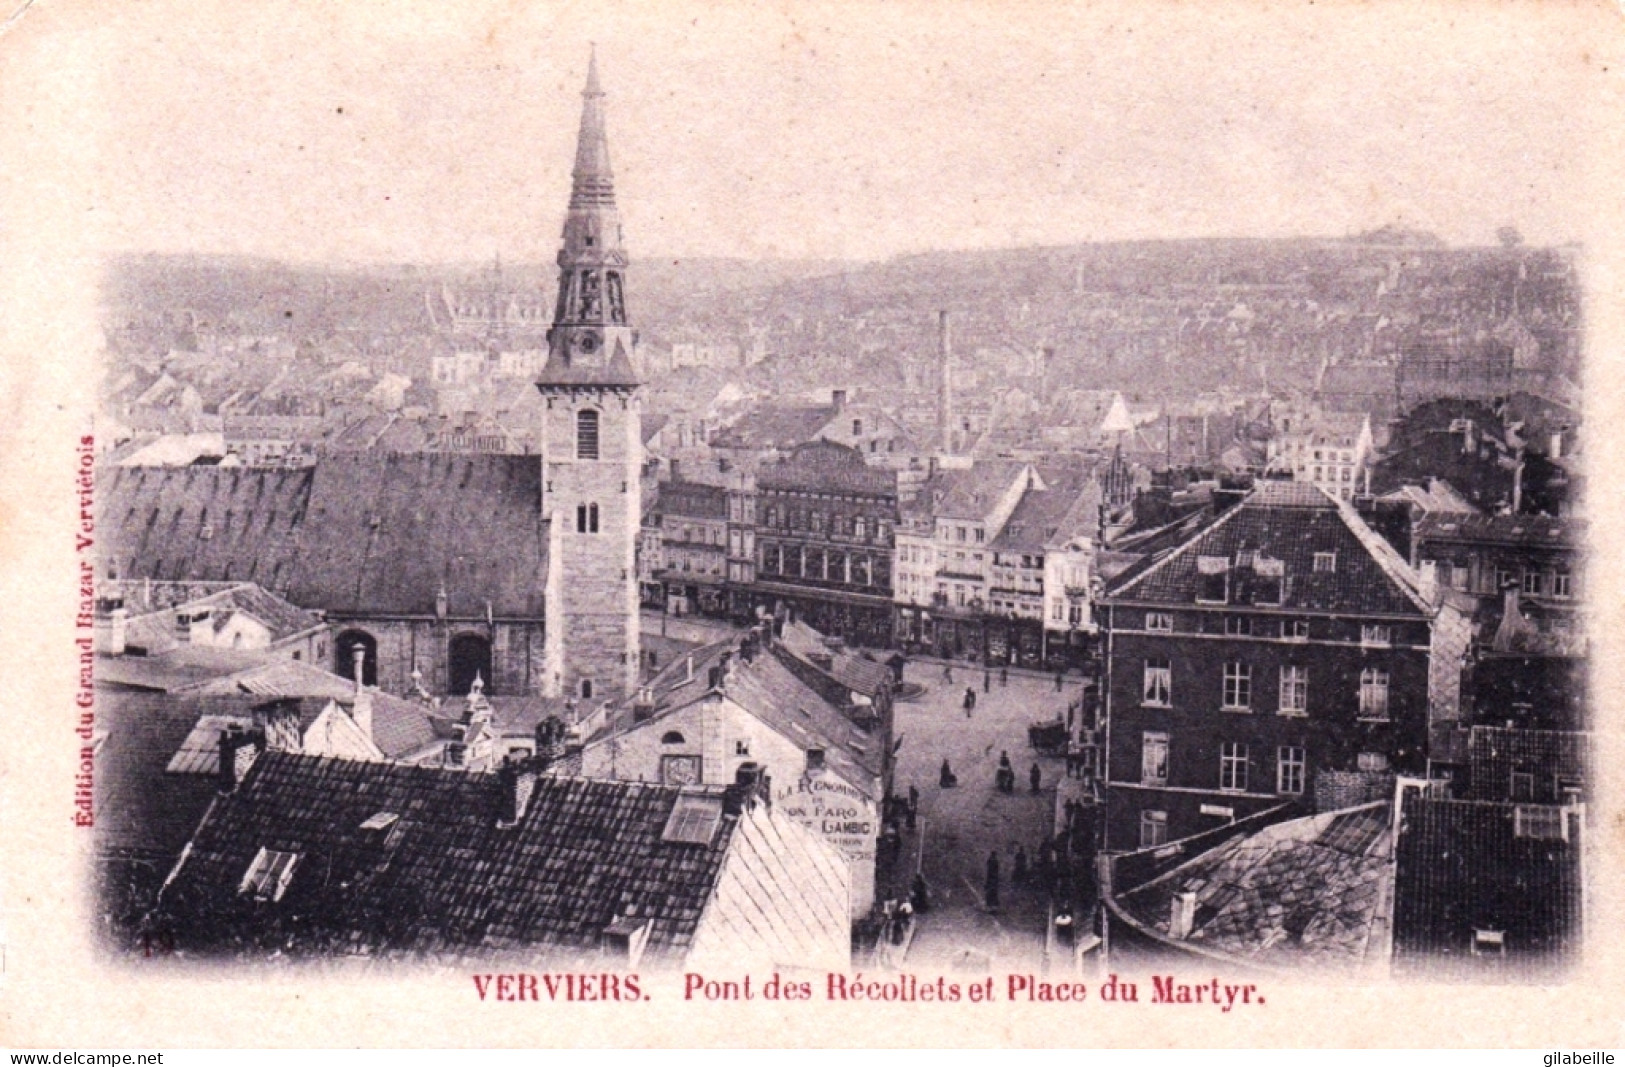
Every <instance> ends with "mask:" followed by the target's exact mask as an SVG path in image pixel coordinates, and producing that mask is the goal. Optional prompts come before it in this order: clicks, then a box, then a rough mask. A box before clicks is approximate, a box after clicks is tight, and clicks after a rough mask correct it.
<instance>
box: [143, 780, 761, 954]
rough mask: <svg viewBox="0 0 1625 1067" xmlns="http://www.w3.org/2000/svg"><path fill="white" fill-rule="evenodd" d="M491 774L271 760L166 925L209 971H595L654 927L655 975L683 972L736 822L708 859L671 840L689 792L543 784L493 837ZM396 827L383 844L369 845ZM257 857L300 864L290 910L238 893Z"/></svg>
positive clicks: (218, 813)
mask: <svg viewBox="0 0 1625 1067" xmlns="http://www.w3.org/2000/svg"><path fill="white" fill-rule="evenodd" d="M502 791H503V786H502V784H501V781H500V776H499V775H497V774H489V773H470V772H466V771H452V770H442V769H438V768H428V767H416V766H409V765H401V764H389V763H373V762H362V761H350V760H337V759H324V758H318V757H313V756H301V755H292V754H288V753H280V752H267V753H265V754H263V755H262V756H261V757H260V758H259V759H258V760H257V761H256V762H255V764H254V767H253V768H252V769H251V770H250V771H249V773H248V775H247V776H246V777H245V778H244V779H243V781H242V782H241V784H240V785H239V786H238V788H237V790H236V791H235V792H234V793H232V794H231V795H229V796H225V797H222V798H221V799H220V800H219V802H218V803H217V804H216V806H215V808H214V810H213V811H212V812H211V814H210V817H209V818H208V819H207V820H205V822H204V823H203V824H202V825H201V826H200V827H199V828H198V831H197V833H196V835H194V837H193V839H192V842H191V848H190V850H189V854H188V857H187V859H186V861H185V862H184V863H182V864H181V865H180V866H179V868H178V869H177V871H176V873H175V876H174V878H173V881H172V883H171V884H170V886H169V887H168V889H167V890H166V893H165V896H164V898H163V900H162V901H161V903H160V912H159V916H160V921H162V922H167V923H168V924H170V925H171V926H172V928H173V929H174V931H175V934H176V936H177V938H178V939H179V940H180V941H182V942H183V943H184V947H186V948H188V949H190V950H193V951H197V952H200V953H207V952H210V951H214V952H231V951H246V952H248V953H252V954H259V953H267V952H272V951H276V952H282V953H286V954H290V955H295V956H299V955H319V954H331V953H334V952H344V953H357V954H369V955H385V956H390V955H416V954H428V953H434V954H437V955H442V956H443V955H446V954H467V955H471V956H473V955H486V954H494V953H503V952H519V953H524V954H526V955H527V956H528V957H529V958H531V959H546V958H549V957H550V956H551V957H564V958H573V957H574V956H575V955H577V954H580V953H583V952H593V953H596V951H597V950H598V946H599V944H600V939H601V936H602V934H603V932H604V930H605V928H606V927H608V926H609V925H610V924H611V923H612V922H614V921H616V920H619V919H627V918H630V919H647V920H649V922H650V923H651V926H650V933H649V941H648V947H647V948H646V950H645V959H646V960H659V959H662V958H667V959H670V958H673V957H680V956H681V955H682V953H683V952H684V951H685V950H686V948H687V946H688V945H689V943H690V942H691V940H692V939H693V936H694V932H695V930H696V928H697V927H698V925H699V921H700V917H701V914H702V913H703V911H704V909H705V907H706V904H707V902H708V901H709V900H710V898H711V896H712V893H713V891H714V890H715V887H716V884H717V879H718V877H719V875H720V873H721V869H722V861H723V858H724V857H725V855H726V854H727V852H728V850H729V847H730V844H731V842H732V839H733V834H734V829H735V827H736V825H737V818H736V817H734V816H729V815H723V816H722V817H721V819H720V821H719V824H718V825H717V827H716V829H715V830H714V831H713V832H712V833H711V834H710V837H709V840H708V841H707V842H706V843H704V844H691V843H680V842H676V841H671V840H667V839H666V835H665V829H666V825H667V822H668V820H669V819H670V817H671V815H672V811H673V808H674V807H675V806H676V805H677V803H678V801H679V797H680V796H686V795H697V796H702V797H710V798H714V802H715V803H716V804H718V805H719V806H720V804H721V801H722V790H721V789H698V790H686V791H681V792H680V791H679V790H677V789H672V788H667V787H663V786H655V785H646V784H644V783H641V782H611V781H588V780H585V779H580V778H558V777H548V776H545V775H543V776H539V777H537V778H536V780H535V789H534V792H533V793H532V794H531V798H530V803H529V806H528V808H527V809H526V811H525V813H524V815H523V817H522V818H521V819H520V820H519V822H518V823H517V824H516V825H513V826H509V827H499V826H498V817H499V813H500V810H501V807H500V805H501V798H502ZM380 814H392V815H395V816H396V817H397V818H396V820H395V821H394V822H393V823H392V824H391V829H390V830H389V832H388V833H387V834H377V833H376V832H369V831H367V830H364V829H363V828H362V824H363V823H364V822H366V821H367V820H369V819H372V818H373V817H374V816H377V815H380ZM261 849H268V850H273V851H278V852H285V853H292V854H294V855H296V856H298V857H299V859H298V860H296V861H295V862H294V865H293V867H292V870H291V879H290V881H289V882H288V885H287V888H286V890H285V892H284V893H283V895H282V897H281V899H280V900H278V901H276V902H275V903H274V904H273V903H269V902H267V903H256V902H255V901H253V900H251V899H249V898H247V897H245V896H243V895H241V894H240V892H239V888H240V886H241V885H242V883H243V880H244V876H245V875H246V873H247V872H248V871H249V868H250V865H251V864H253V863H254V862H255V858H256V856H257V855H258V854H259V852H260V850H261Z"/></svg>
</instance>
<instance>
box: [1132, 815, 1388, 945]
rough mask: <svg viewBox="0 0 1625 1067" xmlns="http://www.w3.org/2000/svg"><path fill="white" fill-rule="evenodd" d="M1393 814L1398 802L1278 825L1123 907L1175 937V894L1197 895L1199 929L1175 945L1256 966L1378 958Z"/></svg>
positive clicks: (1163, 880) (1235, 842) (1231, 843)
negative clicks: (1394, 805) (1172, 933)
mask: <svg viewBox="0 0 1625 1067" xmlns="http://www.w3.org/2000/svg"><path fill="white" fill-rule="evenodd" d="M1391 813H1392V806H1391V805H1389V804H1387V803H1377V804H1367V805H1363V806H1361V807H1355V808H1346V809H1343V810H1341V811H1332V812H1326V813H1323V814H1320V815H1314V816H1310V817H1308V818H1301V819H1292V820H1289V821H1287V822H1279V823H1275V824H1274V825H1272V826H1267V827H1265V828H1264V829H1262V830H1259V831H1257V832H1255V833H1251V834H1243V835H1240V836H1237V837H1233V838H1231V839H1230V840H1228V841H1226V842H1224V843H1223V844H1221V845H1218V846H1216V847H1214V848H1212V849H1209V850H1208V851H1206V852H1203V853H1201V854H1199V855H1198V856H1196V858H1194V859H1192V860H1190V861H1188V862H1187V863H1184V864H1182V865H1181V866H1179V867H1176V868H1174V869H1173V870H1172V871H1169V872H1168V873H1167V874H1164V875H1162V876H1161V877H1159V878H1156V879H1154V880H1152V881H1150V882H1147V883H1146V884H1145V885H1143V886H1140V887H1138V888H1136V889H1133V890H1131V891H1129V892H1127V893H1125V894H1123V896H1122V897H1121V898H1120V900H1119V902H1120V903H1121V904H1122V905H1123V906H1124V907H1125V908H1126V909H1127V910H1128V912H1129V913H1130V914H1131V915H1132V916H1134V918H1135V919H1136V920H1138V921H1139V922H1140V923H1142V924H1143V925H1144V926H1146V927H1148V928H1150V929H1151V930H1154V931H1156V932H1157V933H1158V934H1159V935H1161V936H1163V937H1168V936H1169V926H1170V920H1171V917H1172V910H1173V903H1174V898H1175V896H1176V895H1177V894H1179V893H1194V894H1195V896H1196V911H1195V917H1194V925H1193V926H1192V929H1191V931H1190V933H1189V936H1188V937H1186V938H1184V939H1182V940H1180V941H1176V942H1174V943H1175V944H1181V945H1189V946H1191V947H1192V948H1193V949H1200V950H1205V951H1206V952H1211V953H1216V954H1219V955H1221V956H1224V957H1228V958H1230V959H1234V960H1237V961H1244V962H1246V963H1249V964H1257V965H1264V966H1273V967H1302V966H1306V965H1308V966H1333V967H1336V966H1345V967H1348V966H1359V965H1362V964H1364V963H1365V962H1367V961H1368V960H1372V961H1380V960H1381V959H1382V958H1383V955H1384V953H1385V951H1386V947H1387V944H1386V937H1385V934H1386V927H1387V914H1386V904H1387V900H1388V896H1389V885H1388V881H1389V861H1390V856H1391V847H1392V835H1391V833H1390V831H1389V824H1390V822H1391V818H1392V815H1391Z"/></svg>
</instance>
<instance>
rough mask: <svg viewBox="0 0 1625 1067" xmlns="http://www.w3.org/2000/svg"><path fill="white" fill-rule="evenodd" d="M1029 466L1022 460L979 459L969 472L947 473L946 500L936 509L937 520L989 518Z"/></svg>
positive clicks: (945, 478) (943, 493)
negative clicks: (1001, 498)
mask: <svg viewBox="0 0 1625 1067" xmlns="http://www.w3.org/2000/svg"><path fill="white" fill-rule="evenodd" d="M1027 466H1028V465H1027V464H1026V463H1025V462H1023V461H1021V460H1014V459H978V460H977V461H976V465H975V466H973V467H971V468H970V469H969V470H960V471H951V472H944V475H945V476H944V485H943V492H942V498H941V501H940V502H939V503H938V504H937V506H936V508H935V509H934V510H935V512H936V515H937V517H938V518H944V519H976V520H981V519H986V518H987V516H988V514H989V512H991V511H992V510H993V506H994V505H995V504H997V503H998V501H999V498H1000V497H1002V496H1003V495H1004V494H1005V492H1006V490H1008V489H1009V488H1010V486H1011V485H1013V484H1015V481H1016V479H1017V478H1018V477H1019V476H1021V475H1022V473H1023V472H1024V471H1026V469H1027Z"/></svg>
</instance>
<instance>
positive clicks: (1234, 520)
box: [1107, 482, 1431, 616]
mask: <svg viewBox="0 0 1625 1067" xmlns="http://www.w3.org/2000/svg"><path fill="white" fill-rule="evenodd" d="M1240 551H1256V552H1257V553H1258V554H1259V555H1260V556H1264V557H1268V558H1270V559H1276V560H1281V561H1282V563H1283V565H1284V570H1285V579H1286V585H1285V590H1284V592H1283V595H1282V603H1281V605H1280V607H1281V609H1282V610H1286V611H1291V610H1294V609H1296V610H1302V611H1315V612H1336V613H1349V614H1364V615H1411V616H1417V615H1422V616H1426V615H1430V614H1431V611H1430V609H1429V607H1428V605H1427V602H1426V601H1425V600H1424V599H1423V598H1422V596H1421V594H1420V592H1419V591H1418V587H1417V578H1416V576H1415V574H1414V573H1413V572H1412V571H1411V569H1410V567H1409V566H1408V565H1407V564H1406V563H1405V561H1404V560H1403V559H1401V558H1400V557H1399V554H1398V553H1396V552H1395V551H1394V549H1393V547H1392V546H1391V545H1389V544H1388V542H1387V541H1384V540H1383V539H1382V538H1381V537H1380V536H1379V535H1377V534H1376V533H1375V532H1373V531H1372V530H1371V528H1370V527H1368V526H1366V524H1365V522H1364V521H1363V520H1362V519H1361V518H1360V517H1359V516H1358V515H1357V514H1355V512H1354V510H1353V509H1352V508H1350V507H1348V506H1347V505H1346V504H1344V503H1342V502H1340V501H1338V500H1336V499H1335V498H1333V497H1332V496H1330V495H1328V494H1327V493H1325V492H1324V491H1322V490H1320V489H1317V488H1316V487H1314V486H1312V485H1309V484H1306V483H1300V482H1260V483H1259V484H1258V486H1257V488H1255V489H1254V490H1253V492H1252V493H1251V494H1250V495H1249V496H1248V497H1247V498H1246V499H1245V500H1244V501H1242V502H1241V503H1240V504H1237V505H1235V506H1234V507H1231V508H1230V509H1229V510H1227V511H1225V512H1223V513H1221V514H1220V515H1219V516H1218V517H1217V518H1215V519H1212V520H1211V521H1209V522H1208V523H1207V525H1205V526H1204V527H1202V528H1201V530H1200V531H1199V532H1197V533H1196V534H1195V535H1194V536H1193V537H1191V538H1190V539H1189V540H1187V541H1185V542H1184V543H1183V544H1181V545H1179V546H1178V547H1177V548H1175V549H1173V550H1172V551H1171V552H1168V553H1166V554H1162V555H1158V556H1152V557H1148V558H1147V559H1146V560H1144V561H1142V562H1141V563H1139V564H1137V565H1135V566H1134V567H1131V568H1130V569H1129V570H1127V571H1125V572H1124V573H1123V574H1122V575H1121V576H1119V577H1118V578H1117V580H1116V581H1115V582H1114V583H1113V584H1112V586H1111V588H1110V589H1109V590H1108V592H1107V596H1108V597H1109V598H1111V599H1115V600H1121V601H1134V602H1149V603H1155V604H1192V603H1195V602H1196V594H1197V592H1198V590H1199V589H1200V586H1201V581H1200V579H1201V575H1200V573H1199V570H1198V568H1199V566H1200V564H1199V558H1200V557H1204V556H1206V557H1222V558H1224V559H1226V560H1229V561H1231V562H1232V563H1233V562H1234V561H1235V559H1236V554H1237V553H1238V552H1240ZM1317 552H1334V553H1336V557H1337V558H1336V566H1335V569H1334V570H1333V571H1332V572H1330V573H1325V572H1316V571H1315V569H1314V558H1315V553H1317ZM1247 573H1248V572H1247V571H1246V570H1245V569H1243V568H1234V569H1232V571H1231V577H1232V581H1233V582H1236V581H1241V580H1243V577H1244V576H1245V575H1246V574H1247ZM1233 592H1234V591H1233ZM1230 602H1231V603H1232V604H1236V605H1238V606H1245V605H1246V604H1248V603H1250V600H1249V599H1247V598H1244V597H1243V598H1238V597H1237V596H1235V595H1232V596H1231V600H1230Z"/></svg>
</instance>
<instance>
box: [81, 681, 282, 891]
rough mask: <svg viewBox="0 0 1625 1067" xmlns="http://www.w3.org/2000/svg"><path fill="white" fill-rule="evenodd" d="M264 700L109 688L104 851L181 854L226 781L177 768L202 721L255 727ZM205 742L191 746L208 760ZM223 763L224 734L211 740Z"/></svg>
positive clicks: (102, 754)
mask: <svg viewBox="0 0 1625 1067" xmlns="http://www.w3.org/2000/svg"><path fill="white" fill-rule="evenodd" d="M260 703H262V702H261V701H260V700H258V699H257V698H250V697H240V698H226V699H219V698H216V699H199V698H197V697H190V696H186V697H179V696H173V695H171V694H168V693H142V692H131V691H111V690H103V691H100V692H98V693H97V695H96V724H97V728H98V730H100V731H105V733H106V737H105V739H104V740H103V741H102V743H101V746H100V747H99V748H98V749H97V751H96V779H95V793H96V830H95V833H96V847H97V848H98V849H100V850H102V851H107V852H121V853H136V854H144V855H150V856H152V857H154V858H155V859H158V860H160V861H164V862H167V861H169V860H173V858H174V857H175V856H176V855H177V854H179V852H180V850H181V846H183V845H185V844H186V841H187V839H188V838H189V837H191V836H192V832H193V831H194V830H196V829H197V825H198V821H199V820H200V819H202V818H203V813H204V811H205V810H207V808H208V806H209V802H210V801H211V800H213V799H214V796H215V792H216V789H217V787H218V784H219V783H218V780H217V779H216V778H215V777H214V776H213V775H212V774H211V773H209V768H208V767H206V766H204V765H203V764H202V763H198V762H197V761H195V760H194V761H183V765H181V766H176V767H175V769H174V770H173V771H171V770H170V768H171V766H172V764H174V761H175V759H176V756H177V754H178V753H180V752H181V749H182V747H183V746H184V745H186V744H187V743H188V741H189V740H190V739H191V737H192V734H193V732H194V730H195V728H196V727H197V725H198V722H199V720H200V719H204V718H206V717H207V718H212V719H213V720H214V721H216V722H224V723H233V722H235V723H239V724H244V725H246V724H248V723H251V722H252V721H253V717H254V716H253V709H254V707H255V706H256V705H258V704H260ZM203 740H204V739H203V738H202V737H201V736H200V737H199V738H198V742H197V744H194V745H192V746H191V747H192V748H193V749H194V750H196V752H195V754H198V755H201V750H202V747H203ZM208 742H209V747H210V749H211V751H210V752H209V756H210V758H212V759H213V760H214V761H216V765H218V759H219V733H218V731H216V732H214V733H213V734H212V736H211V737H209V738H208Z"/></svg>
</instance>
